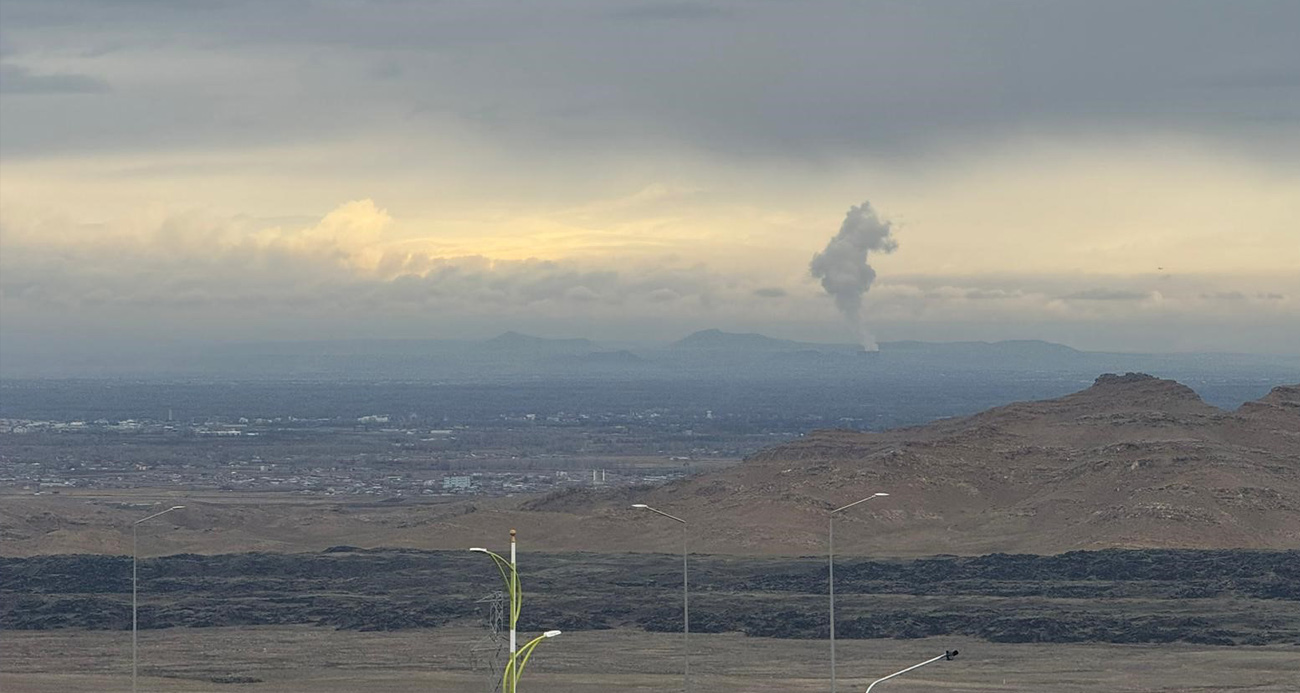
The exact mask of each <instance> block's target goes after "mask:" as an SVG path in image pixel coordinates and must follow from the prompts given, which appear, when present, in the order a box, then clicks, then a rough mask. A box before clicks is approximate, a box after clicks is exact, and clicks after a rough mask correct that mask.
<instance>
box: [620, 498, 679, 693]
mask: <svg viewBox="0 0 1300 693" xmlns="http://www.w3.org/2000/svg"><path fill="white" fill-rule="evenodd" d="M632 507H633V508H639V509H641V510H649V511H650V512H652V513H655V514H657V515H662V516H664V517H666V518H668V519H670V520H673V521H674V522H678V523H680V524H681V526H682V691H683V693H690V691H691V591H690V568H689V566H688V563H687V556H688V555H689V554H687V551H686V520H683V519H682V518H680V517H676V516H673V515H669V514H668V513H666V512H664V511H662V510H656V509H655V508H652V507H650V506H648V505H646V504H645V503H635V504H633V505H632Z"/></svg>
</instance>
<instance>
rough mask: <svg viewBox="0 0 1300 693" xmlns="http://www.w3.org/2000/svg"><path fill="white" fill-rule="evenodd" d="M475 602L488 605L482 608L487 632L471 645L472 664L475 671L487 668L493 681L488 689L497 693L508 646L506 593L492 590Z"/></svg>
mask: <svg viewBox="0 0 1300 693" xmlns="http://www.w3.org/2000/svg"><path fill="white" fill-rule="evenodd" d="M474 603H475V604H483V605H485V606H486V607H487V608H485V609H483V610H482V611H483V628H484V630H485V631H486V632H485V633H484V634H483V637H481V638H479V639H478V640H477V641H476V642H475V643H474V644H473V645H471V646H470V649H469V656H470V666H471V667H473V670H474V671H478V670H479V669H480V668H486V669H487V670H488V673H489V674H490V675H491V676H490V678H489V680H490V681H491V682H492V684H491V685H490V686H489V687H488V689H487V690H488V691H489V693H497V692H498V691H500V690H501V675H502V674H503V673H504V669H503V668H504V664H503V662H502V653H503V651H504V650H505V647H506V637H505V635H504V632H505V631H506V594H505V592H501V591H496V592H492V593H490V594H488V595H487V596H486V597H483V598H482V599H479V600H478V601H476V602H474Z"/></svg>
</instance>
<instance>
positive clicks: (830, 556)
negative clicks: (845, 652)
mask: <svg viewBox="0 0 1300 693" xmlns="http://www.w3.org/2000/svg"><path fill="white" fill-rule="evenodd" d="M888 495H889V494H888V493H873V494H871V495H870V496H867V497H866V498H863V499H861V500H856V501H853V502H852V503H849V504H848V505H845V506H842V507H839V508H836V509H834V510H832V511H831V513H830V520H829V525H830V530H829V532H828V533H827V534H828V541H827V542H826V543H827V571H828V578H829V583H830V585H829V586H830V589H829V592H830V601H831V693H835V686H836V684H835V516H836V515H837V514H839V513H840V512H843V511H845V510H848V509H849V508H852V507H853V506H855V505H858V504H860V503H866V502H867V501H869V500H871V499H872V498H881V497H883V496H888Z"/></svg>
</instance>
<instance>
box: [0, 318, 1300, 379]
mask: <svg viewBox="0 0 1300 693" xmlns="http://www.w3.org/2000/svg"><path fill="white" fill-rule="evenodd" d="M68 349H69V350H74V351H75V349H82V350H83V351H84V350H86V349H89V351H86V353H81V352H77V353H73V352H72V351H68V352H66V353H64V352H56V351H51V350H41V351H34V352H30V353H28V352H24V351H22V350H7V351H6V352H5V354H4V359H2V360H0V377H5V378H31V377H34V378H41V377H55V378H67V377H90V378H94V377H146V378H170V377H202V378H207V377H217V378H232V379H249V378H251V379H259V380H260V379H322V380H329V379H342V380H356V379H404V380H406V379H414V380H419V379H425V380H439V381H448V382H450V381H458V382H480V381H482V380H483V379H485V378H490V379H493V380H495V381H501V380H508V379H510V378H516V377H528V378H561V379H562V378H572V377H583V376H584V373H590V374H591V375H592V376H593V377H599V378H610V377H623V376H626V377H636V378H641V377H649V376H650V375H652V374H653V377H661V378H672V377H679V376H681V377H690V378H695V379H699V378H727V379H732V380H737V381H739V380H745V379H752V378H761V379H766V380H772V379H781V378H787V379H793V380H796V381H799V382H804V383H811V382H813V381H819V380H821V381H824V380H826V379H828V378H829V379H833V380H836V381H844V380H846V379H848V380H853V379H859V378H866V379H872V378H879V377H890V378H898V377H903V378H908V377H913V375H924V376H926V377H931V376H935V375H937V374H952V373H958V372H961V373H984V374H991V373H995V372H996V373H1006V374H1015V373H1025V374H1037V375H1036V376H1035V377H1039V376H1041V375H1042V374H1055V375H1057V376H1060V377H1066V378H1071V379H1075V378H1082V377H1089V376H1090V374H1095V373H1098V372H1102V371H1111V370H1121V371H1128V370H1133V371H1144V372H1155V373H1160V374H1164V375H1171V376H1175V377H1180V378H1191V379H1192V381H1193V382H1199V381H1200V380H1202V379H1205V380H1207V381H1208V380H1212V379H1214V378H1229V379H1232V378H1240V377H1248V378H1251V379H1253V380H1254V381H1255V382H1259V381H1260V379H1261V378H1263V379H1265V381H1266V382H1276V381H1277V380H1279V379H1281V380H1289V379H1290V378H1291V376H1292V374H1297V375H1300V355H1289V356H1288V355H1278V356H1269V355H1259V354H1118V353H1103V352H1085V351H1079V350H1076V349H1073V348H1070V347H1068V346H1065V345H1061V344H1054V343H1051V342H1044V341H1037V340H1011V341H1001V342H972V341H966V342H922V341H896V342H881V343H880V345H879V351H878V352H870V353H868V352H864V351H863V349H862V347H861V346H859V345H857V344H843V343H841V344H835V343H821V342H805V341H797V340H791V339H777V338H774V337H769V336H767V335H763V334H757V333H736V332H725V331H723V330H719V329H708V330H701V331H699V332H695V333H693V334H690V335H687V336H686V337H683V338H682V339H679V340H677V341H675V342H672V343H668V344H628V343H602V342H598V341H594V340H591V339H586V338H563V339H554V338H547V337H538V336H534V335H527V334H523V333H520V332H513V331H511V332H505V333H503V334H501V335H498V336H496V337H493V338H491V339H486V340H481V341H468V340H464V341H454V340H432V339H355V340H322V341H292V342H260V343H257V342H248V343H229V344H207V345H201V346H193V345H191V346H188V347H187V346H184V345H174V346H173V345H167V344H157V345H154V346H153V347H152V348H151V349H150V350H149V351H148V352H144V351H136V350H128V351H126V352H122V353H118V352H114V351H113V350H112V349H110V348H105V349H103V350H102V351H96V350H94V349H93V347H92V346H91V345H81V346H77V345H70V346H68Z"/></svg>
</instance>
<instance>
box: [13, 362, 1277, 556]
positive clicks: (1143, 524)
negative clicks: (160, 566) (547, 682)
mask: <svg viewBox="0 0 1300 693" xmlns="http://www.w3.org/2000/svg"><path fill="white" fill-rule="evenodd" d="M878 491H884V492H888V493H890V494H891V495H890V497H889V498H880V499H876V500H873V501H871V502H870V503H866V504H864V505H862V506H859V507H857V508H854V509H853V510H851V511H849V512H847V513H845V514H844V515H843V516H842V518H841V519H840V520H838V521H837V522H838V523H839V527H840V531H838V532H837V544H838V546H839V549H840V550H841V551H843V552H844V553H845V554H855V553H857V554H869V555H876V556H899V557H905V556H918V555H933V554H959V555H978V554H986V553H991V552H1024V553H1043V554H1051V553H1059V552H1064V551H1070V550H1078V549H1101V548H1112V547H1118V548H1258V549H1288V548H1294V547H1296V546H1300V386H1295V385H1292V386H1283V387H1277V388H1275V389H1274V390H1273V391H1272V392H1271V393H1270V394H1269V395H1267V396H1266V397H1264V398H1262V399H1260V400H1257V401H1254V402H1249V403H1247V404H1245V405H1243V406H1242V407H1240V408H1239V409H1238V410H1236V411H1233V412H1228V411H1223V410H1220V409H1217V408H1215V407H1212V406H1210V405H1208V404H1206V403H1204V402H1203V401H1201V399H1200V398H1199V397H1198V396H1197V395H1196V393H1195V392H1193V391H1192V390H1191V389H1189V388H1187V387H1185V386H1183V385H1181V384H1179V383H1177V382H1174V381H1171V380H1162V379H1158V378H1154V377H1151V376H1147V375H1141V374H1129V375H1122V376H1120V375H1104V376H1101V377H1100V378H1098V379H1097V382H1096V384H1094V385H1093V386H1092V387H1089V388H1088V389H1086V390H1083V391H1081V392H1077V393H1075V394H1072V395H1068V396H1066V397H1062V398H1059V399H1054V400H1047V401H1039V402H1022V403H1016V404H1011V405H1008V406H1004V407H999V408H996V409H991V410H988V411H986V412H983V413H980V414H976V415H974V416H969V417H963V418H955V419H947V420H941V421H937V422H933V423H930V424H927V425H923V426H917V427H911V428H903V429H897V430H892V431H887V432H883V433H861V432H854V431H839V430H831V431H817V432H813V433H811V434H809V435H807V436H805V437H803V438H801V439H799V440H797V441H795V442H792V443H789V444H786V445H782V446H779V447H775V448H771V449H769V450H766V451H763V452H761V453H758V454H756V455H754V456H752V457H750V458H749V459H747V460H745V461H744V462H743V463H741V464H738V465H736V466H734V467H730V468H727V469H723V470H720V471H715V472H711V473H707V474H702V475H699V476H695V477H692V478H689V479H686V480H683V481H680V482H676V483H672V484H668V485H665V486H661V487H657V488H647V489H644V490H637V489H632V490H616V491H608V492H600V491H580V492H566V493H559V494H555V495H550V496H545V497H540V498H538V497H520V498H504V499H493V500H481V501H480V500H474V501H457V502H433V503H429V502H424V503H420V502H411V501H402V502H396V501H395V502H378V503H376V502H373V501H372V502H356V501H351V502H350V501H338V502H335V501H319V500H310V501H308V500H300V499H293V498H283V497H281V498H273V497H268V496H267V495H266V494H262V495H256V496H248V497H241V496H239V495H237V494H209V495H205V496H197V497H196V496H190V495H187V494H186V493H185V492H183V491H175V492H159V491H156V490H154V491H141V492H139V493H138V494H134V495H131V494H114V495H95V494H93V493H86V494H76V493H73V494H64V495H61V496H40V497H32V496H9V497H6V498H4V499H3V503H0V554H4V555H11V556H18V555H34V554H53V553H114V554H123V553H128V552H129V550H130V532H129V527H130V520H131V519H134V518H138V517H139V516H140V512H141V511H142V510H143V509H144V508H147V507H149V506H148V504H152V503H162V504H167V503H172V502H177V503H179V502H183V503H185V504H186V505H187V509H186V510H185V511H184V512H180V513H174V514H173V515H171V516H169V518H168V519H169V520H170V522H172V523H173V524H172V528H171V529H168V530H167V531H155V532H150V533H149V535H148V537H147V539H146V538H144V537H143V536H142V540H141V541H142V547H141V548H142V553H148V554H169V553H177V552H198V553H221V552H231V551H244V550H260V551H279V552H283V551H289V552H292V551H315V550H320V549H323V548H326V547H329V546H335V545H340V544H346V545H353V546H359V547H377V546H388V547H402V548H426V549H455V548H464V547H466V546H473V545H482V544H485V543H487V544H492V543H493V542H499V541H500V539H501V538H502V537H504V536H505V533H506V532H507V531H508V530H509V529H510V528H511V527H517V528H519V530H520V534H521V541H522V542H523V543H524V546H525V547H526V549H527V550H534V551H598V552H605V551H653V552H672V551H679V550H680V546H681V544H680V541H681V535H680V532H679V531H678V529H677V526H675V524H674V523H671V522H667V521H660V518H656V517H654V516H652V515H649V514H648V513H645V512H643V511H637V510H632V509H630V507H629V506H630V505H631V503H633V502H644V503H648V504H650V505H652V506H655V507H658V508H661V509H663V510H665V511H668V512H671V513H674V514H677V515H680V516H681V517H684V518H686V519H687V520H689V521H690V522H691V525H692V526H691V531H690V541H691V548H692V550H693V551H697V552H700V553H713V554H746V555H808V554H816V553H819V552H821V551H822V550H823V549H824V542H825V536H826V522H827V517H828V514H827V513H828V511H829V510H830V509H831V508H834V507H836V506H838V505H842V504H845V503H848V502H851V501H854V500H857V499H858V498H861V497H863V496H866V495H870V494H871V493H874V492H878Z"/></svg>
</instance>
